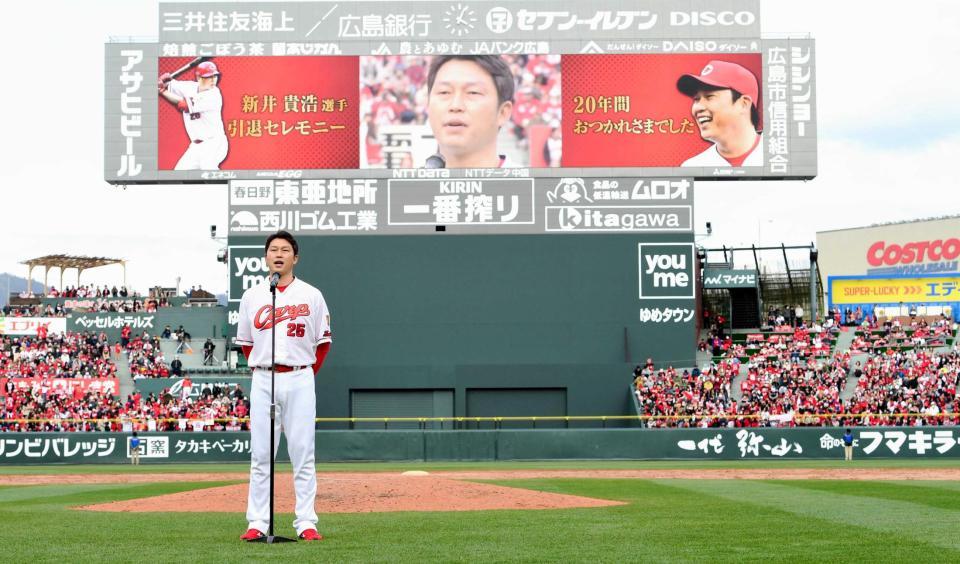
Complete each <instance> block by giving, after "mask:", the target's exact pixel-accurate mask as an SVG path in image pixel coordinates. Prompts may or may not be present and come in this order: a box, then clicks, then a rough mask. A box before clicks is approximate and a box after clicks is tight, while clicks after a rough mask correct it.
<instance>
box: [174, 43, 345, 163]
mask: <svg viewBox="0 0 960 564" xmlns="http://www.w3.org/2000/svg"><path fill="white" fill-rule="evenodd" d="M189 62H190V59H189V58H183V57H175V58H174V57H161V58H160V61H159V70H160V73H161V75H160V81H159V82H158V89H159V88H162V91H161V93H160V99H159V104H160V108H159V117H158V122H159V123H158V129H159V140H158V166H159V169H160V170H216V169H220V170H257V169H325V168H346V169H351V168H358V166H359V155H360V150H359V134H358V131H359V119H360V110H359V105H358V104H359V93H358V89H357V76H358V74H359V66H358V65H359V57H216V58H214V59H212V60H210V61H206V62H203V63H200V65H197V66H195V67H193V68H189V69H187V70H185V71H183V72H181V73H179V74H177V76H166V75H165V74H164V73H168V74H169V73H174V72H175V71H176V70H177V69H179V68H182V66H183V65H185V64H187V63H189ZM205 81H206V82H207V84H206V86H207V88H206V89H204V85H203V84H202V83H203V82H205ZM161 84H163V87H161ZM177 100H181V102H177Z"/></svg>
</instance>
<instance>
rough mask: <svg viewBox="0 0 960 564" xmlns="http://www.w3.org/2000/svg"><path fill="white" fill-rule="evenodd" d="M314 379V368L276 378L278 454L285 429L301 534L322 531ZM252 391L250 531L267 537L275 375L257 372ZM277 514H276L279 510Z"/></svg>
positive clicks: (274, 451) (276, 443)
mask: <svg viewBox="0 0 960 564" xmlns="http://www.w3.org/2000/svg"><path fill="white" fill-rule="evenodd" d="M313 379H314V374H313V369H312V368H310V367H308V368H304V369H301V370H296V371H293V372H282V373H277V376H276V404H277V417H276V428H275V429H274V437H275V442H274V444H273V453H274V455H276V452H277V448H278V447H279V446H280V431H281V429H282V430H283V432H284V434H285V435H286V437H287V452H288V453H289V455H290V461H291V462H292V463H293V485H294V490H295V491H296V494H297V506H296V519H294V521H293V527H294V528H295V529H296V530H297V534H298V535H299V534H300V533H302V532H303V531H305V530H306V529H316V528H317V513H316V511H315V509H314V503H315V502H316V497H317V468H316V462H315V456H316V452H315V450H314V445H315V442H316V435H315V431H314V418H315V417H316V404H317V398H316V393H315V391H314V383H313ZM252 386H253V389H252V390H251V391H250V495H249V497H248V498H247V522H248V523H249V528H252V529H257V530H259V531H263V532H267V528H268V526H269V522H270V371H269V370H261V369H257V370H254V372H253V378H252ZM274 487H275V488H276V489H279V488H280V487H282V485H281V483H280V482H279V481H278V482H277V483H275V484H274ZM274 510H275V511H276V507H275V508H274ZM274 525H276V523H274ZM275 529H276V527H275ZM275 534H276V532H275Z"/></svg>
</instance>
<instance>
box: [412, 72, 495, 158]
mask: <svg viewBox="0 0 960 564" xmlns="http://www.w3.org/2000/svg"><path fill="white" fill-rule="evenodd" d="M513 94H514V78H513V73H512V72H511V71H510V67H509V66H507V63H506V62H505V61H504V60H503V59H502V58H500V56H498V55H442V56H438V57H434V58H433V60H432V61H431V62H430V69H429V71H428V72H427V113H428V114H429V115H428V118H429V122H430V129H431V130H433V135H434V137H436V139H437V154H436V155H433V156H432V157H430V159H428V160H427V161H428V162H427V165H426V166H427V168H481V167H482V168H500V167H503V166H504V164H505V162H506V156H504V155H501V154H499V153H498V152H497V136H498V135H499V133H500V128H501V127H503V126H504V125H506V124H507V122H509V120H510V116H511V114H512V113H513Z"/></svg>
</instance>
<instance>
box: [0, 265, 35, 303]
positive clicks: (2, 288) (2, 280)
mask: <svg viewBox="0 0 960 564" xmlns="http://www.w3.org/2000/svg"><path fill="white" fill-rule="evenodd" d="M8 284H9V286H8ZM7 288H9V290H7ZM26 290H27V279H26V278H23V277H21V276H14V275H13V274H10V273H7V272H4V273H2V274H0V307H3V306H5V305H7V303H8V302H9V297H10V294H11V293H14V294H19V293H20V292H25V291H26ZM42 291H43V284H41V283H40V282H37V281H34V282H33V292H34V293H35V294H39V293H40V292H42Z"/></svg>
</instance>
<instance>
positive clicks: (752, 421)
mask: <svg viewBox="0 0 960 564" xmlns="http://www.w3.org/2000/svg"><path fill="white" fill-rule="evenodd" d="M864 319H865V321H864V323H865V325H864V329H865V333H864V334H865V335H871V333H870V330H871V329H874V330H878V331H879V332H880V336H879V338H877V339H873V340H869V339H870V337H862V336H858V337H857V339H859V341H858V340H855V341H854V345H853V346H852V347H851V348H850V349H848V350H844V351H835V350H833V346H834V343H835V335H836V333H838V332H839V331H840V330H841V329H840V328H839V327H838V324H837V323H836V321H835V320H834V319H831V318H828V319H827V320H826V322H825V323H824V324H823V326H820V325H814V326H811V328H809V329H808V328H807V327H806V325H804V324H803V323H802V322H801V323H800V324H799V326H798V327H796V328H792V329H791V331H792V333H791V332H787V333H786V334H784V333H761V334H755V335H749V336H748V337H747V339H746V341H745V342H740V343H738V342H734V340H733V339H732V338H731V337H730V336H729V335H723V334H722V331H716V332H714V333H713V334H711V335H710V337H709V338H708V339H706V340H704V341H703V342H702V343H701V346H700V348H701V350H712V352H713V353H714V357H715V361H714V362H713V363H711V365H710V366H709V367H708V368H706V369H705V370H703V371H701V370H699V369H693V370H690V371H687V370H684V371H683V372H681V373H679V374H678V371H677V370H675V369H673V368H672V367H668V368H662V369H659V370H658V369H655V367H654V365H653V363H652V362H649V361H648V363H647V364H646V365H645V366H642V367H641V366H638V367H637V368H636V370H635V371H634V380H633V389H634V393H635V395H636V399H637V405H638V408H639V410H640V412H641V413H643V414H644V415H649V416H654V417H653V418H651V419H650V420H649V421H648V422H647V425H648V426H650V427H755V426H802V425H923V424H927V425H942V424H956V423H960V399H958V397H957V394H956V390H957V382H958V378H960V346H958V345H954V346H953V347H952V348H951V349H950V350H948V351H943V350H940V351H937V350H935V349H934V348H933V347H934V346H942V345H944V344H945V343H946V342H947V338H948V337H950V336H952V335H953V334H955V332H956V326H955V324H953V322H952V321H951V320H949V319H948V318H945V317H944V318H941V319H938V320H935V321H934V322H932V323H930V322H928V321H927V320H922V319H919V320H915V321H914V322H913V323H911V324H909V325H907V326H903V325H902V324H900V323H899V322H897V321H896V320H890V321H886V322H884V323H883V324H880V325H879V329H877V326H876V323H875V322H873V324H872V325H871V321H870V320H867V319H866V318H864ZM779 329H787V327H780V328H779ZM814 329H816V330H814ZM864 343H866V345H864ZM893 345H898V346H893ZM854 357H863V358H862V359H859V360H856V361H854V360H853V359H854ZM741 374H742V378H740V382H739V392H740V397H739V400H734V399H733V394H731V391H732V390H731V386H732V383H733V380H734V379H735V378H737V376H738V375H741ZM848 379H853V380H855V381H856V389H855V390H854V392H853V395H852V396H851V397H849V398H848V399H842V397H841V394H842V393H843V391H844V389H845V388H846V387H847V385H848V384H847V382H848ZM851 385H852V383H851ZM823 414H829V415H827V416H822V415H823ZM906 414H910V415H906Z"/></svg>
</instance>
